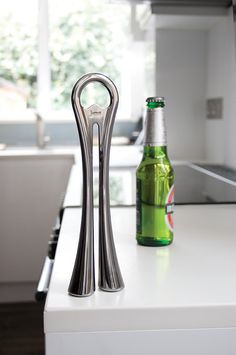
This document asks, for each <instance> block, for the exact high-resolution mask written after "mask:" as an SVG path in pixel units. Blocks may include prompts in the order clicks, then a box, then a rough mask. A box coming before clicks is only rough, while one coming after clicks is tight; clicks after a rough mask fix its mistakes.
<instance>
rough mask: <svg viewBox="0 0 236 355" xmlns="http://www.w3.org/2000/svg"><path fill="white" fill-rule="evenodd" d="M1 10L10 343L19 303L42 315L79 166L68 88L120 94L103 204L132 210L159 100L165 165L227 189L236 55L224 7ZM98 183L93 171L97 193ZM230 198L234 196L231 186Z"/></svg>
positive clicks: (104, 1)
mask: <svg viewBox="0 0 236 355" xmlns="http://www.w3.org/2000/svg"><path fill="white" fill-rule="evenodd" d="M0 6H1V11H0V305H2V306H3V308H1V311H0V312H3V313H2V314H5V315H6V314H7V313H4V312H6V309H8V311H9V314H10V315H9V317H10V318H7V320H6V322H5V323H4V324H3V329H5V333H4V334H5V335H6V339H8V338H7V336H9V334H10V337H11V336H12V329H13V328H15V329H18V327H17V326H16V325H15V323H14V322H15V318H14V315H13V314H16V313H17V312H18V313H19V314H20V315H22V317H23V318H24V317H25V316H26V314H25V311H24V310H22V308H21V306H19V303H20V304H22V303H27V302H31V303H30V305H31V306H30V307H32V310H31V314H34V313H32V312H34V311H35V312H36V313H35V322H36V323H37V324H38V322H41V323H40V324H41V328H40V329H41V330H40V331H41V335H42V332H43V331H42V319H41V318H40V317H42V309H43V308H42V306H39V308H40V307H41V308H40V312H39V313H37V312H38V308H36V309H34V305H33V303H32V302H33V301H34V297H35V296H34V295H35V290H36V288H37V284H38V280H39V278H40V274H41V269H42V265H43V261H44V258H45V255H46V254H47V250H48V239H49V237H50V235H51V233H52V229H53V226H54V225H55V223H56V220H57V217H58V214H59V213H60V210H61V207H62V205H63V203H64V199H65V196H66V191H67V185H68V179H69V176H70V171H71V168H72V166H74V165H77V166H79V161H80V150H79V138H78V134H77V128H76V125H75V120H74V116H73V112H72V108H71V102H70V95H71V91H72V88H73V85H74V84H75V82H76V81H77V80H78V79H79V77H81V76H82V75H84V74H85V73H88V72H99V73H103V74H105V75H107V76H109V77H110V78H111V79H112V80H113V81H114V82H115V84H116V86H117V88H118V91H119V95H120V104H119V109H118V113H117V117H116V122H115V126H114V131H113V139H112V152H114V154H113V153H112V152H111V157H112V166H113V168H112V169H111V174H110V176H111V179H110V180H111V187H110V188H111V199H112V201H111V203H112V204H126V205H127V204H131V205H132V204H133V205H134V204H135V168H136V166H137V164H138V162H139V160H140V159H141V151H142V150H141V145H142V134H141V131H142V127H143V111H144V106H145V100H146V98H147V97H148V96H155V95H158V96H164V97H165V99H166V122H167V136H168V151H169V156H170V158H171V160H172V161H174V162H176V163H177V165H179V164H180V165H181V164H184V163H185V162H188V163H193V164H198V166H202V165H204V169H205V168H207V169H208V168H209V171H213V172H214V173H217V174H221V175H222V176H223V177H225V178H227V179H229V178H230V179H231V180H232V181H235V182H236V154H235V151H236V141H235V130H236V120H235V116H236V100H235V93H236V61H235V59H236V58H235V54H236V49H235V22H234V4H233V3H232V1H229V0H163V1H162V0H150V1H141V0H137V1H135V0H127V1H125V0H124V1H122V0H80V1H74V0H67V1H66V2H63V1H61V2H60V1H56V0H21V1H16V0H8V1H5V2H3V1H2V2H1V4H0ZM95 102H96V103H97V104H99V105H101V106H107V105H108V102H109V101H108V94H107V92H106V90H105V89H104V88H103V87H102V86H101V85H99V84H98V85H92V84H90V85H89V86H88V87H86V89H85V90H84V92H83V96H82V103H83V105H84V106H85V107H88V106H90V105H91V104H93V103H95ZM96 142H97V138H96V132H95V133H94V144H96ZM95 165H96V162H95ZM127 167H128V168H127ZM177 170H178V167H177V168H176V171H177ZM79 171H80V173H81V170H79ZM80 173H79V175H80V176H81V174H80ZM181 174H182V173H181ZM181 174H180V175H179V176H181V179H182V176H183V175H181ZM184 174H185V173H184ZM188 178H189V179H193V180H192V181H194V183H195V182H196V180H194V179H195V175H194V177H193V175H191V174H190V175H186V176H185V180H184V179H182V180H181V179H179V181H180V180H181V181H182V182H181V183H182V185H181V186H180V188H179V191H180V190H182V191H183V190H184V189H185V187H186V186H187V185H188V182H187V179H188ZM97 180H98V177H97V176H96V173H95V185H96V186H97V184H98V181H97ZM199 181H200V182H199ZM80 182H81V181H80ZM78 184H79V180H78ZM207 184H208V185H209V186H211V188H212V186H213V185H212V184H211V183H210V184H209V181H208V182H206V181H205V179H200V180H199V179H198V182H197V183H195V185H194V186H195V187H196V186H199V190H201V191H204V192H203V194H204V193H205V190H206V185H207ZM189 189H190V190H191V191H190V190H189V191H190V192H189V191H188V196H190V195H191V196H193V195H194V192H193V186H190V187H189ZM216 191H217V193H219V188H218V185H217V186H216V187H215V191H213V192H212V191H211V193H209V192H208V197H207V198H208V200H211V201H217V199H218V197H215V196H216ZM80 193H81V191H80ZM196 194H197V193H196ZM205 195H206V193H205ZM78 196H79V197H78V199H77V200H76V201H77V202H78V204H81V198H80V197H81V194H79V195H78ZM194 196H195V195H194ZM217 196H218V195H217ZM228 196H233V200H234V201H235V200H236V197H235V195H234V194H232V191H231V190H230V191H229V192H228ZM95 197H97V190H96V187H95ZM76 198H77V197H76ZM191 198H192V197H191ZM194 198H195V199H196V200H197V201H198V197H196V196H195V197H194ZM219 199H223V200H225V197H222V198H221V197H220V198H219ZM196 200H195V201H196ZM191 201H192V200H191ZM77 202H76V203H77ZM54 231H55V228H54ZM13 304H15V305H16V307H19V308H17V311H16V309H14V310H13V308H12V307H13ZM6 305H8V306H6ZM7 307H8V308H7ZM11 310H13V311H11ZM11 312H13V313H11ZM37 317H38V318H37ZM19 324H22V320H20V321H19ZM27 332H30V331H29V329H28V330H27V331H26V332H25V334H26V333H27ZM16 334H19V333H17V331H16ZM37 334H38V333H37ZM37 334H36V333H34V335H32V336H35V337H36V338H37V336H38V335H37ZM17 336H18V335H16V338H17ZM22 336H24V335H22V334H21V337H22ZM9 339H10V338H9ZM37 339H38V338H37ZM11 344H12V342H11V340H9V341H7V340H6V341H5V343H4V348H3V349H5V350H4V351H5V352H3V353H4V354H8V353H9V354H21V353H22V354H23V353H24V354H27V351H28V353H29V354H36V353H38V354H40V353H42V352H43V340H42V338H39V340H38V344H39V350H38V352H37V351H36V350H35V352H30V350H29V349H30V348H25V349H24V350H22V352H20V350H19V343H18V350H15V352H14V350H12V349H11V350H9V351H8V350H7V349H8V346H9V347H10V345H11ZM27 346H28V345H27ZM27 349H28V350H27ZM7 351H8V352H7Z"/></svg>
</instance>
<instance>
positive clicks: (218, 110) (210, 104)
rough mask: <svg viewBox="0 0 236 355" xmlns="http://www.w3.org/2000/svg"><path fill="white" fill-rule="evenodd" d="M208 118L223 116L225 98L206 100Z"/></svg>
mask: <svg viewBox="0 0 236 355" xmlns="http://www.w3.org/2000/svg"><path fill="white" fill-rule="evenodd" d="M206 108H207V118H211V119H214V118H217V119H219V118H223V98H222V97H219V98H214V99H208V100H207V102H206Z"/></svg>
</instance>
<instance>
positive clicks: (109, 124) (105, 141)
mask: <svg viewBox="0 0 236 355" xmlns="http://www.w3.org/2000/svg"><path fill="white" fill-rule="evenodd" d="M91 82H99V83H100V84H102V85H104V86H105V88H106V89H107V90H108V92H109V95H110V104H109V106H108V107H107V108H101V107H99V106H98V105H92V106H90V107H89V108H84V107H82V105H81V101H80V96H81V92H82V91H83V89H84V88H85V86H87V85H88V84H89V83H91ZM71 100H72V106H73V110H74V114H75V119H76V123H77V127H78V131H79V136H80V143H81V154H82V164H83V205H82V219H81V227H80V239H79V245H78V250H77V255H76V259H75V264H74V269H73V273H72V277H71V281H70V285H69V289H68V292H69V294H70V295H72V296H78V297H83V296H89V295H91V294H92V293H93V292H94V290H95V275H94V223H93V220H94V217H93V161H92V160H93V154H92V153H93V125H94V124H97V125H98V135H99V273H98V278H99V280H98V286H99V288H100V289H101V290H103V291H111V292H114V291H119V290H121V289H122V288H123V287H124V283H123V279H122V276H121V272H120V268H119V264H118V260H117V256H116V250H115V245H114V240H113V233H112V225H111V216H110V201H109V156H110V144H111V135H112V129H113V124H114V120H115V115H116V111H117V107H118V102H119V96H118V92H117V89H116V87H115V85H114V83H113V82H112V81H111V80H110V79H109V78H108V77H106V76H104V75H102V74H97V73H95V74H86V75H84V76H83V77H82V78H80V79H79V80H78V81H77V83H76V84H75V86H74V88H73V91H72V96H71Z"/></svg>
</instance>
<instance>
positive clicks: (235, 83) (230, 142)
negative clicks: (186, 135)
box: [206, 13, 236, 168]
mask: <svg viewBox="0 0 236 355" xmlns="http://www.w3.org/2000/svg"><path fill="white" fill-rule="evenodd" d="M207 43H208V60H207V90H206V93H207V98H214V97H223V119H221V120H217V119H215V120H207V121H206V158H207V160H209V161H212V162H216V163H224V164H226V165H229V166H232V167H234V168H236V153H235V152H236V142H235V132H236V100H235V99H236V61H235V44H234V43H235V42H234V31H233V18H232V14H231V13H229V15H228V17H225V18H222V19H221V21H218V22H217V23H216V24H215V25H214V26H213V27H212V28H211V29H210V30H209V32H208V39H207Z"/></svg>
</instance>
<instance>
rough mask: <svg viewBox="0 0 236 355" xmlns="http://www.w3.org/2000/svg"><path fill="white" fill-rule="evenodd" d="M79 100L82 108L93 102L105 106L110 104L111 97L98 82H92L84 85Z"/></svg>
mask: <svg viewBox="0 0 236 355" xmlns="http://www.w3.org/2000/svg"><path fill="white" fill-rule="evenodd" d="M80 101H81V105H82V106H83V107H84V108H88V107H90V106H92V105H94V104H96V105H99V106H100V107H102V108H107V107H108V106H109V105H110V102H111V98H110V95H109V92H108V90H107V89H106V88H105V86H103V85H102V84H101V83H99V82H93V83H89V84H88V85H86V86H85V88H84V89H83V91H82V93H81V97H80Z"/></svg>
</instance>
